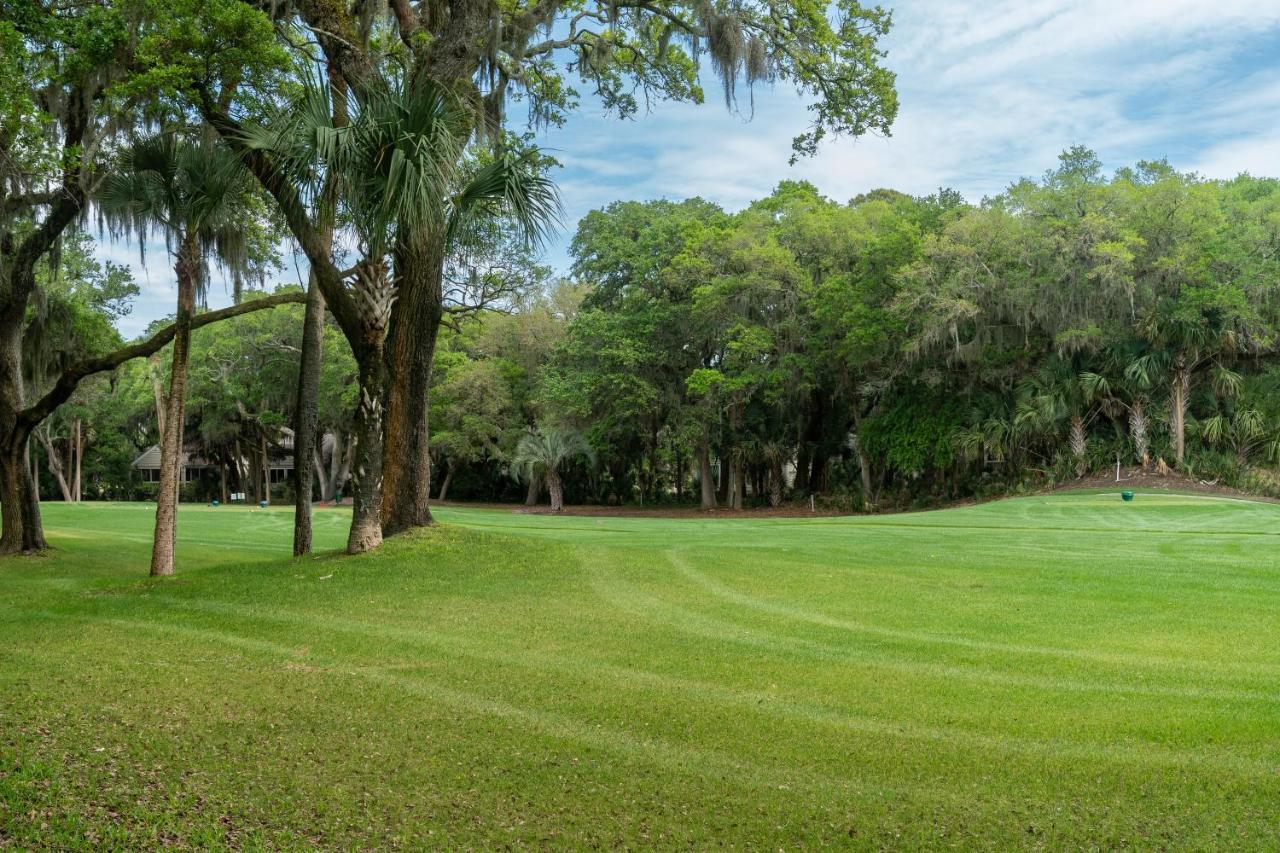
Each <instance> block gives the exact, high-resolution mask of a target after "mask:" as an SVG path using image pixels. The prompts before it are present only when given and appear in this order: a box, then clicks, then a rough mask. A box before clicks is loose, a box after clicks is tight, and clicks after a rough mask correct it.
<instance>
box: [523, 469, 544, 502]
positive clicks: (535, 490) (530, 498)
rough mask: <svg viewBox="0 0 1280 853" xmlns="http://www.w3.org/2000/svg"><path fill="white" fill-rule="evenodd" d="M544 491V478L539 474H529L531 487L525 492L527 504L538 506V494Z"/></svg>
mask: <svg viewBox="0 0 1280 853" xmlns="http://www.w3.org/2000/svg"><path fill="white" fill-rule="evenodd" d="M541 493H542V478H541V477H539V476H538V475H537V474H531V475H529V488H528V489H527V490H526V491H525V493H524V505H525V506H537V505H538V495H539V494H541Z"/></svg>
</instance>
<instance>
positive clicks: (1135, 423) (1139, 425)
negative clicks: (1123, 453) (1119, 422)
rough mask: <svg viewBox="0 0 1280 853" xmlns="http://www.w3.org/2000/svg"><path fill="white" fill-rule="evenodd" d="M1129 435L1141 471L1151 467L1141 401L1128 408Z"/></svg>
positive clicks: (1144, 407)
mask: <svg viewBox="0 0 1280 853" xmlns="http://www.w3.org/2000/svg"><path fill="white" fill-rule="evenodd" d="M1129 434H1130V435H1132V436H1133V449H1134V452H1135V453H1137V455H1138V461H1139V462H1140V463H1142V470H1143V471H1146V470H1147V469H1148V468H1150V467H1151V445H1150V443H1149V439H1148V438H1147V409H1146V406H1145V405H1144V404H1143V402H1142V401H1141V400H1136V401H1134V404H1133V406H1131V407H1130V408H1129Z"/></svg>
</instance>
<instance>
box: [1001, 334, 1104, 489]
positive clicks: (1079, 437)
mask: <svg viewBox="0 0 1280 853" xmlns="http://www.w3.org/2000/svg"><path fill="white" fill-rule="evenodd" d="M1096 399H1097V398H1096V396H1095V389H1094V387H1093V386H1092V384H1091V382H1090V381H1089V375H1088V374H1084V373H1080V372H1077V370H1076V369H1075V365H1074V364H1073V363H1072V362H1071V360H1070V359H1068V358H1065V357H1063V356H1050V357H1049V358H1047V359H1045V360H1044V361H1043V362H1042V363H1041V364H1040V365H1039V366H1038V367H1037V368H1036V370H1035V371H1034V372H1033V373H1032V374H1031V375H1030V376H1029V377H1028V378H1027V379H1026V381H1025V382H1023V383H1022V386H1021V387H1020V388H1019V390H1018V407H1017V414H1016V415H1015V417H1014V424H1015V426H1016V427H1017V428H1018V429H1019V430H1021V431H1024V432H1026V433H1028V434H1033V435H1042V436H1045V437H1048V438H1050V439H1054V440H1056V439H1058V438H1059V437H1061V435H1062V433H1063V432H1064V431H1065V432H1066V435H1067V449H1068V450H1069V452H1070V453H1071V456H1072V458H1073V459H1074V460H1075V471H1076V476H1078V477H1082V476H1084V474H1085V472H1086V470H1087V468H1088V462H1087V461H1086V459H1085V454H1086V452H1087V451H1088V441H1089V435H1088V426H1089V421H1090V420H1092V419H1093V417H1094V415H1096V414H1097V411H1096V407H1095V406H1094V403H1095V402H1096Z"/></svg>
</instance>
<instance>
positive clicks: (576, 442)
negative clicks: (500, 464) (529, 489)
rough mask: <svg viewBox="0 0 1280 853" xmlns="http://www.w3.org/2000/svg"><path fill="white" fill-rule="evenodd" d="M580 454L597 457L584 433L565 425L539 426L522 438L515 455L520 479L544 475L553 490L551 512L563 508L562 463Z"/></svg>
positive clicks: (515, 465) (515, 463)
mask: <svg viewBox="0 0 1280 853" xmlns="http://www.w3.org/2000/svg"><path fill="white" fill-rule="evenodd" d="M577 456H585V457H586V458H587V459H588V460H594V459H595V451H594V450H592V449H591V445H590V444H588V443H587V440H586V438H584V437H583V435H582V433H580V432H578V431H577V430H574V429H566V428H564V427H549V428H543V429H537V430H534V431H533V432H530V433H529V434H528V435H526V436H524V437H523V438H521V439H520V443H519V444H517V445H516V452H515V456H513V457H512V460H511V461H512V463H513V465H514V469H513V470H514V471H515V474H516V477H517V479H523V480H531V479H533V478H534V477H541V478H542V479H543V480H545V481H546V484H547V490H548V491H550V492H551V511H552V512H561V511H563V510H564V482H563V481H562V480H561V478H560V466H561V465H563V464H564V463H566V462H568V461H569V460H570V459H573V458H574V457H577Z"/></svg>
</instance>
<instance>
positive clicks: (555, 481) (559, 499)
mask: <svg viewBox="0 0 1280 853" xmlns="http://www.w3.org/2000/svg"><path fill="white" fill-rule="evenodd" d="M547 491H548V492H550V493H551V511H552V512H563V511H564V483H563V482H562V481H561V480H560V472H559V471H548V472H547Z"/></svg>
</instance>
